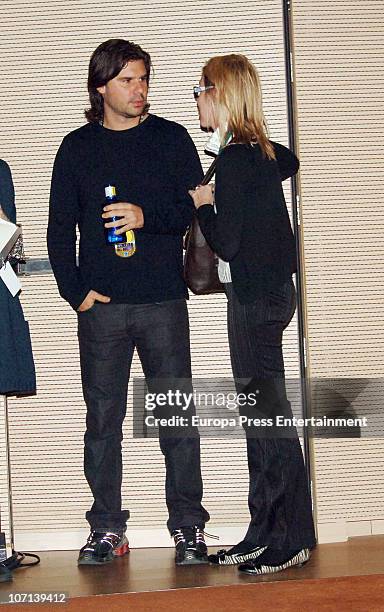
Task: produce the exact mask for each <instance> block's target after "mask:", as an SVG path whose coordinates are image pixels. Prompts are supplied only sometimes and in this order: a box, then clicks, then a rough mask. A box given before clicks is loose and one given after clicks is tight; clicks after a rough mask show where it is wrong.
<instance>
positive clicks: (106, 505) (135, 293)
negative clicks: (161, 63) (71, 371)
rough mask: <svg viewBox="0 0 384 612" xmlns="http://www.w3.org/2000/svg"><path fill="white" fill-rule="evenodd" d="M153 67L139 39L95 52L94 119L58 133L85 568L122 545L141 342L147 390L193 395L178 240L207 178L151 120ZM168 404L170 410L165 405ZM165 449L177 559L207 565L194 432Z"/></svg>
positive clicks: (164, 441)
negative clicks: (134, 365)
mask: <svg viewBox="0 0 384 612" xmlns="http://www.w3.org/2000/svg"><path fill="white" fill-rule="evenodd" d="M150 69H151V60H150V56H149V54H148V53H146V52H145V51H143V50H142V49H141V48H140V47H139V46H138V45H136V44H134V43H131V42H128V41H125V40H119V39H113V40H108V41H106V42H104V43H102V44H101V45H100V46H99V47H98V48H97V49H96V50H95V52H94V53H93V55H92V57H91V60H90V65H89V74H88V91H89V97H90V103H91V108H90V109H89V110H87V111H86V113H85V114H86V118H87V120H88V124H86V125H84V126H83V127H81V128H79V129H77V130H75V131H74V132H71V133H70V134H68V135H67V136H66V137H65V138H64V140H63V142H62V144H61V146H60V148H59V151H58V153H57V156H56V159H55V163H54V168H53V176H52V186H51V198H50V215H49V224H48V250H49V256H50V260H51V264H52V269H53V271H54V274H55V277H56V280H57V284H58V287H59V291H60V294H61V296H62V297H63V298H64V299H66V300H67V301H68V302H69V304H70V305H71V306H72V308H73V309H74V310H76V311H77V314H78V337H79V346H80V363H81V373H82V384H83V393H84V399H85V401H86V404H87V428H86V433H85V438H84V440H85V452H84V469H85V475H86V478H87V480H88V483H89V486H90V488H91V490H92V494H93V496H94V503H93V506H92V508H91V510H90V511H89V512H87V513H86V518H87V520H88V522H89V524H90V527H91V533H90V536H89V538H88V540H87V543H86V544H85V546H83V548H82V549H81V550H80V554H79V561H78V562H79V564H99V563H105V562H107V561H112V560H113V559H114V558H115V557H116V556H119V555H122V554H124V553H125V552H127V551H128V542H127V539H126V537H125V529H126V521H127V519H128V517H129V512H128V511H127V510H122V509H121V480H122V461H121V440H122V424H123V421H124V417H125V411H126V398H127V386H128V380H129V370H130V365H131V360H132V355H133V351H134V349H135V348H136V349H137V351H138V354H139V357H140V360H141V363H142V366H143V371H144V374H145V376H146V379H147V382H148V385H149V386H150V387H151V390H157V389H158V388H161V387H162V386H163V387H164V384H165V382H164V381H166V384H167V388H168V389H172V390H176V389H179V387H180V386H181V385H184V386H183V391H185V389H187V390H188V391H191V390H192V387H191V363H190V347H189V324H188V313H187V307H186V301H185V300H186V297H187V290H186V287H185V283H184V280H183V276H182V237H183V234H184V233H185V230H186V228H187V227H188V225H189V224H190V222H191V219H192V215H193V205H192V200H190V198H189V196H188V187H190V186H192V185H197V184H198V183H199V182H200V180H201V177H202V169H201V165H200V161H199V158H198V155H197V152H196V149H195V147H194V145H193V143H192V140H191V138H190V137H189V135H188V133H187V131H186V130H185V128H183V127H182V126H180V125H178V124H176V123H173V122H170V121H166V120H165V119H162V118H160V117H157V116H155V115H151V114H148V112H147V109H148V107H149V105H148V104H147V94H148V83H149V76H150ZM107 186H115V187H116V190H117V195H118V199H119V202H118V203H112V204H109V205H107V206H105V188H106V187H107ZM103 207H104V209H103ZM111 217H118V218H120V220H118V221H117V222H116V221H115V222H113V221H111V220H110V219H111ZM76 225H78V227H79V231H80V246H79V265H78V266H77V265H76V233H75V229H76ZM104 225H105V227H106V228H110V227H112V226H114V227H117V228H118V229H117V230H115V234H116V235H117V236H118V235H120V234H123V235H125V233H126V232H127V231H128V230H134V233H135V240H136V252H135V253H134V254H133V255H131V256H130V257H118V256H117V255H116V251H115V247H114V246H113V245H110V244H109V245H108V244H107V243H106V240H105V236H104V231H105V230H104ZM180 381H182V382H180ZM162 390H163V388H162ZM167 410H168V412H167ZM176 410H178V411H179V412H178V413H179V414H181V413H180V407H179V408H175V409H174V414H176ZM165 412H167V414H173V413H172V408H171V407H169V406H168V407H167V409H166V410H165ZM192 413H193V408H192V410H191V409H189V410H187V411H183V412H182V414H184V415H185V414H189V415H191V414H192ZM160 447H161V450H162V452H163V454H164V456H165V463H166V501H167V506H168V511H169V520H168V523H167V525H168V529H169V530H170V532H171V534H172V535H173V536H174V539H175V544H176V563H177V564H187V563H203V562H206V552H207V549H206V545H205V542H204V534H203V529H204V526H205V522H206V521H207V520H209V515H208V513H207V512H206V510H205V509H204V508H203V506H202V505H201V499H202V482H201V473H200V446H199V437H198V434H197V432H196V429H195V428H193V427H186V428H185V427H184V428H181V427H180V428H178V429H175V428H173V429H172V428H169V427H168V428H167V427H160Z"/></svg>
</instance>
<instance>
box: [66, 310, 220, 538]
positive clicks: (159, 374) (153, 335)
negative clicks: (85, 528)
mask: <svg viewBox="0 0 384 612" xmlns="http://www.w3.org/2000/svg"><path fill="white" fill-rule="evenodd" d="M78 337H79V345H80V363H81V375H82V384H83V393H84V399H85V402H86V404H87V429H86V433H85V437H84V442H85V450H84V470H85V476H86V478H87V481H88V483H89V486H90V488H91V491H92V493H93V497H94V503H93V506H92V508H91V510H90V511H89V512H87V513H86V518H87V520H88V522H89V523H90V525H91V528H92V529H99V530H104V529H124V528H125V527H126V521H127V519H128V517H129V511H128V510H122V508H121V484H122V457H121V441H122V437H123V436H122V425H123V421H124V417H125V413H126V405H127V387H128V381H129V374H130V366H131V361H132V356H133V351H134V349H135V348H136V349H137V351H138V354H139V357H140V361H141V364H142V367H143V371H144V375H145V377H146V379H147V382H148V385H149V387H150V390H151V391H156V390H158V389H157V388H156V385H157V383H156V381H158V385H157V386H159V385H160V387H161V389H160V390H161V391H163V390H164V381H166V385H167V387H168V388H170V389H172V390H176V389H178V388H179V387H180V384H183V389H182V391H191V392H192V382H191V358H190V343H189V322H188V311H187V305H186V301H185V300H184V299H179V300H171V301H167V302H160V303H154V304H102V303H99V302H97V303H95V305H94V306H93V307H92V308H91V309H90V310H88V311H86V312H83V313H78ZM162 381H163V382H162ZM180 381H183V382H182V383H180ZM193 411H194V407H193V408H192V410H191V411H190V413H192V412H193ZM172 412H173V413H174V414H176V415H180V408H178V407H165V413H166V414H167V415H168V416H169V415H170V414H172ZM190 413H188V414H190ZM183 414H184V415H185V414H187V413H183ZM173 431H174V436H172V432H170V430H169V428H162V427H160V428H159V438H160V448H161V450H162V452H163V454H164V457H165V464H166V484H165V491H166V502H167V507H168V511H169V520H168V523H167V526H168V529H169V530H170V531H171V532H172V531H173V530H174V529H177V528H179V527H182V526H192V525H198V526H199V527H201V528H203V527H204V525H205V522H206V521H208V520H209V514H208V512H207V511H206V510H205V509H204V508H203V506H202V504H201V500H202V495H203V486H202V480H201V472H200V440H199V435H198V431H197V428H189V429H188V428H179V429H178V430H176V428H174V429H173ZM144 460H145V458H142V459H141V460H140V461H144Z"/></svg>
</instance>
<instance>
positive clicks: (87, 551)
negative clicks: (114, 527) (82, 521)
mask: <svg viewBox="0 0 384 612" xmlns="http://www.w3.org/2000/svg"><path fill="white" fill-rule="evenodd" d="M128 552H129V544H128V540H127V538H126V536H125V533H124V532H123V531H116V532H112V531H91V533H90V534H89V536H88V540H87V543H86V544H85V546H83V548H82V549H81V550H80V553H79V559H78V562H77V563H78V565H99V564H100V563H109V562H110V561H113V560H114V558H115V557H122V556H123V555H125V554H126V553H128Z"/></svg>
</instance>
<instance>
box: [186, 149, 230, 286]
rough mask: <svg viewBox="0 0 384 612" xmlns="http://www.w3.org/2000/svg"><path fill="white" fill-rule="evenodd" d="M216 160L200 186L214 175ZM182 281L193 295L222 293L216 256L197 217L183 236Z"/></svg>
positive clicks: (205, 183)
mask: <svg viewBox="0 0 384 612" xmlns="http://www.w3.org/2000/svg"><path fill="white" fill-rule="evenodd" d="M215 169H216V159H215V160H214V161H213V162H212V164H211V165H210V167H209V169H208V171H207V172H206V174H205V176H204V178H203V180H202V181H201V184H202V185H207V184H208V183H209V181H210V180H211V178H212V176H213V175H214V173H215ZM184 245H185V256H184V279H185V282H186V283H187V286H188V288H189V289H190V290H191V291H192V293H194V294H195V295H209V294H210V293H224V287H223V285H222V283H221V282H220V280H219V274H218V265H219V260H218V258H217V255H216V254H215V253H214V252H213V251H212V249H211V248H210V246H209V245H208V243H207V241H206V239H205V238H204V236H203V233H202V231H201V229H200V225H199V222H198V220H197V216H195V217H194V218H193V220H192V223H191V226H190V228H189V230H188V232H187V234H186V236H185V241H184Z"/></svg>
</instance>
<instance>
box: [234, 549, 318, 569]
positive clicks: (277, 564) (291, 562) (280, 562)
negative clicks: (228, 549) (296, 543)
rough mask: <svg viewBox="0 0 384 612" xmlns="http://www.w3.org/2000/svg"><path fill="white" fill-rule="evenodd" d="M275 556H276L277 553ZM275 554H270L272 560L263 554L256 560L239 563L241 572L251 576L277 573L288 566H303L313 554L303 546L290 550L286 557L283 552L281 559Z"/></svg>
mask: <svg viewBox="0 0 384 612" xmlns="http://www.w3.org/2000/svg"><path fill="white" fill-rule="evenodd" d="M271 552H272V551H271ZM273 556H274V557H276V554H274V555H273ZM273 556H271V555H270V558H271V561H269V560H268V557H266V556H264V555H262V556H261V557H260V559H257V560H256V561H249V562H248V563H244V564H242V565H239V567H238V569H239V572H243V573H244V574H249V575H250V576H259V575H262V574H275V573H276V572H281V571H283V570H285V569H288V567H295V566H296V567H301V566H302V565H304V564H305V563H307V561H309V558H310V556H311V555H310V551H309V549H308V548H302V549H301V550H297V551H290V552H288V553H287V554H286V555H285V558H284V556H282V554H281V552H280V554H279V556H280V557H281V558H280V559H278V558H277V557H276V558H273ZM263 557H264V559H263Z"/></svg>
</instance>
